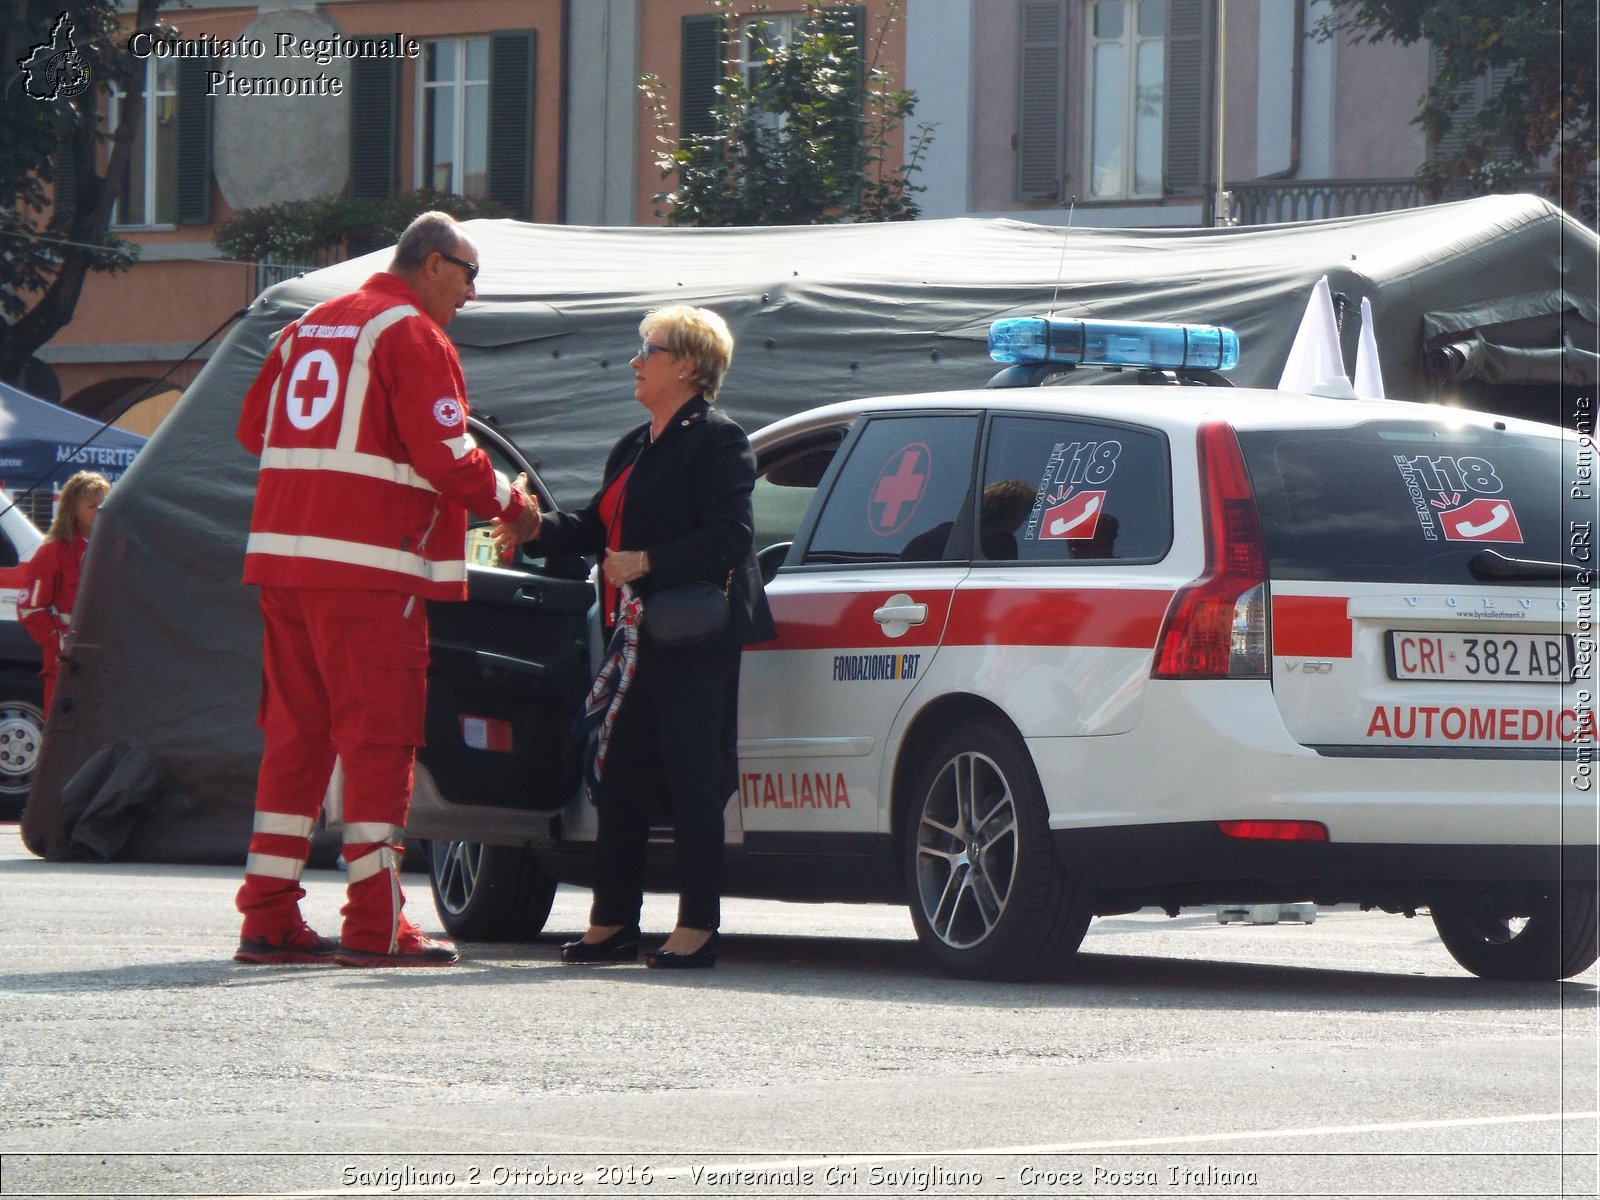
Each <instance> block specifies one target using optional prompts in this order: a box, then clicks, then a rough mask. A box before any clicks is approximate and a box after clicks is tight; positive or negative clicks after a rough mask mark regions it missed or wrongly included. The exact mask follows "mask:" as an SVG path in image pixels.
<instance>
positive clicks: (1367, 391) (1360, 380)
mask: <svg viewBox="0 0 1600 1200" xmlns="http://www.w3.org/2000/svg"><path fill="white" fill-rule="evenodd" d="M1355 385H1356V395H1358V396H1361V397H1363V398H1365V399H1367V400H1382V399H1384V398H1385V397H1384V393H1383V366H1382V365H1381V364H1380V363H1379V362H1378V331H1377V330H1376V329H1375V328H1373V325H1372V301H1371V300H1369V299H1367V297H1365V296H1363V297H1361V340H1360V341H1359V342H1357V343H1356V378H1355Z"/></svg>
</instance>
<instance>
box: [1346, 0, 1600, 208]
mask: <svg viewBox="0 0 1600 1200" xmlns="http://www.w3.org/2000/svg"><path fill="white" fill-rule="evenodd" d="M1327 3H1328V5H1329V7H1330V8H1331V9H1332V12H1331V13H1330V14H1329V15H1328V16H1326V17H1324V18H1323V20H1322V21H1321V22H1320V23H1319V24H1318V26H1317V29H1316V33H1317V35H1318V36H1320V37H1322V38H1329V37H1333V36H1335V35H1337V34H1346V35H1348V36H1350V37H1353V38H1354V39H1355V40H1357V41H1366V42H1378V41H1393V42H1398V43H1399V44H1401V45H1403V46H1409V45H1412V44H1414V43H1416V42H1418V41H1421V40H1424V39H1425V40H1426V41H1427V42H1428V44H1429V46H1431V47H1432V48H1433V50H1434V51H1435V52H1436V53H1437V55H1438V58H1437V74H1436V77H1435V79H1434V81H1433V83H1432V85H1431V86H1430V87H1429V88H1428V90H1427V92H1426V93H1425V94H1424V95H1423V97H1422V99H1421V103H1420V106H1419V109H1418V114H1417V117H1416V123H1417V124H1419V125H1421V126H1422V127H1423V129H1424V130H1425V131H1426V132H1427V134H1428V138H1429V141H1430V143H1431V144H1432V145H1434V146H1438V144H1439V141H1440V139H1441V138H1442V137H1444V135H1445V134H1447V133H1450V132H1452V131H1454V132H1456V133H1458V134H1461V135H1463V136H1462V138H1461V139H1459V140H1460V142H1461V148H1460V149H1459V150H1455V151H1453V152H1450V153H1435V154H1434V156H1433V157H1431V158H1430V160H1429V162H1428V163H1427V164H1426V165H1425V166H1424V167H1423V169H1422V171H1421V172H1420V174H1421V175H1422V176H1423V177H1424V179H1427V180H1429V181H1431V182H1433V183H1435V184H1439V185H1443V184H1445V183H1450V182H1455V181H1458V180H1459V181H1466V182H1468V183H1472V184H1475V185H1477V186H1478V187H1480V188H1482V189H1484V190H1497V189H1500V188H1504V187H1506V186H1512V185H1513V184H1514V181H1515V180H1516V179H1517V177H1519V176H1525V175H1528V174H1530V173H1532V172H1534V171H1536V170H1538V169H1539V168H1540V166H1541V165H1542V164H1543V162H1544V161H1545V160H1546V159H1547V158H1548V159H1550V160H1551V161H1552V163H1553V165H1554V168H1555V172H1556V177H1557V180H1558V189H1559V197H1560V203H1561V207H1562V208H1564V209H1566V210H1567V211H1568V212H1570V213H1573V214H1574V215H1579V216H1583V217H1585V218H1586V219H1587V220H1589V221H1590V222H1591V223H1592V222H1593V221H1594V212H1593V204H1594V196H1593V190H1592V188H1593V184H1592V178H1591V167H1592V165H1593V164H1594V162H1595V157H1596V102H1595V83H1596V58H1595V46H1596V6H1595V3H1594V0H1525V2H1519V3H1509V2H1508V0H1327ZM1496 71H1498V72H1500V74H1502V75H1504V76H1505V81H1504V83H1503V84H1502V85H1501V86H1499V87H1498V88H1497V89H1496V90H1495V91H1494V92H1493V94H1491V95H1489V96H1488V97H1487V98H1486V99H1485V101H1484V103H1483V105H1482V107H1481V108H1479V109H1478V111H1477V112H1475V113H1470V114H1464V113H1462V112H1461V111H1460V109H1461V97H1462V94H1463V91H1464V89H1466V88H1468V87H1469V86H1470V85H1473V84H1475V83H1476V81H1478V80H1480V79H1482V78H1483V77H1484V76H1486V75H1488V74H1489V73H1490V72H1496ZM1585 206H1587V207H1588V209H1589V211H1587V212H1585V211H1584V208H1585Z"/></svg>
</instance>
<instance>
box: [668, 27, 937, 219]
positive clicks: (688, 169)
mask: <svg viewBox="0 0 1600 1200" xmlns="http://www.w3.org/2000/svg"><path fill="white" fill-rule="evenodd" d="M710 7H711V8H712V9H713V10H715V11H717V12H719V13H721V14H722V15H724V16H726V15H728V14H729V13H730V12H731V11H732V6H731V4H730V3H729V0H712V2H711V4H710ZM900 10H901V5H900V4H899V3H898V2H895V3H891V4H890V5H889V6H888V9H887V12H886V13H885V15H884V18H883V19H882V20H881V21H880V22H879V25H878V28H877V29H876V31H875V32H874V34H873V36H872V37H871V39H870V41H869V43H868V45H866V46H862V45H858V44H857V38H856V36H855V34H854V33H853V31H852V30H851V29H850V28H849V27H848V26H847V25H846V24H845V23H843V22H840V21H839V20H837V19H835V17H834V14H835V12H837V10H830V9H829V8H827V7H824V6H821V5H817V4H808V5H806V6H805V8H804V10H803V12H804V17H805V20H804V21H803V22H802V23H800V24H799V25H798V26H797V27H796V28H795V30H794V33H793V36H792V37H790V38H789V39H788V40H787V41H786V42H785V43H784V44H781V45H780V44H772V43H769V44H759V43H758V45H757V47H756V49H757V51H758V53H759V54H760V56H761V58H760V62H759V64H758V65H757V67H756V69H755V70H753V71H751V72H750V73H749V75H748V76H747V75H745V74H744V73H742V72H740V71H738V70H736V69H735V67H736V63H734V62H731V61H727V60H725V61H724V63H723V72H724V73H723V80H722V82H721V83H720V84H719V85H718V86H717V97H718V102H717V104H716V106H715V108H714V109H713V112H712V120H713V122H714V129H713V130H712V131H711V132H708V133H703V134H693V135H690V136H688V137H683V138H679V136H678V131H677V130H676V128H675V126H674V124H673V122H672V121H671V119H670V117H669V115H668V110H667V102H666V92H665V87H664V85H663V84H662V82H661V80H660V79H659V78H658V77H655V76H646V77H645V78H644V79H643V80H642V81H641V82H640V89H641V91H642V92H643V93H644V95H645V98H646V102H647V105H648V106H649V109H650V111H651V113H652V116H653V121H654V124H655V126H656V129H657V137H656V142H657V145H658V150H657V153H656V163H657V165H658V166H659V167H660V168H661V173H662V176H663V178H668V179H671V180H672V181H673V184H674V186H673V187H672V188H671V190H669V191H664V192H661V193H659V194H658V195H656V196H655V197H654V199H655V200H656V202H657V203H659V204H662V205H664V206H665V208H664V210H661V211H659V212H658V215H661V216H664V217H665V218H666V221H667V223H668V224H669V225H701V226H728V225H814V224H828V223H834V222H841V221H909V220H912V219H914V218H915V217H916V216H917V214H918V212H919V209H918V206H917V202H916V193H918V192H920V191H922V190H923V188H922V187H921V186H920V185H918V184H917V183H916V182H915V180H914V177H915V175H916V173H917V172H918V171H919V170H920V169H921V165H922V159H923V157H924V155H925V154H926V153H927V149H928V146H929V145H930V144H931V143H932V140H933V127H932V126H931V125H929V124H927V123H924V124H922V125H920V126H918V128H917V132H916V135H915V136H914V137H913V139H912V143H911V146H910V147H909V149H908V151H907V153H906V154H905V155H904V156H903V157H902V156H900V155H898V154H896V153H895V152H894V145H893V144H894V142H895V141H896V140H897V139H898V137H899V136H900V135H901V134H902V133H903V131H904V129H905V127H906V123H907V122H908V121H909V120H910V118H911V117H912V115H913V113H914V112H915V110H916V103H917V99H916V95H915V93H913V92H911V91H909V90H907V89H904V88H897V87H895V86H894V79H893V72H891V71H889V70H888V69H887V68H885V67H883V66H882V53H883V47H884V43H885V41H886V39H887V36H888V34H889V31H890V29H891V28H892V26H893V24H894V23H895V22H896V21H897V20H898V19H899V16H900Z"/></svg>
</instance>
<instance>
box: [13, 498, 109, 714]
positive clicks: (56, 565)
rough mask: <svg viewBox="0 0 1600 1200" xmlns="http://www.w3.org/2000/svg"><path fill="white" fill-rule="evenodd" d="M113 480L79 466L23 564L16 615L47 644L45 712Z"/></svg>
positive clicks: (44, 673)
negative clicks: (98, 516) (96, 522)
mask: <svg viewBox="0 0 1600 1200" xmlns="http://www.w3.org/2000/svg"><path fill="white" fill-rule="evenodd" d="M110 492H111V484H110V482H109V481H108V480H107V479H106V477H105V476H104V475H100V474H97V473H96V472H94V471H79V472H78V473H77V474H76V475H74V476H73V477H72V478H71V479H69V480H67V483H66V486H65V487H63V488H62V489H61V499H60V501H59V502H58V503H57V504H56V515H55V519H54V520H53V521H51V522H50V531H49V532H48V533H46V534H45V535H44V541H43V542H42V543H40V545H39V548H38V549H37V550H35V551H34V552H33V557H32V558H31V559H29V560H28V561H27V563H25V564H24V566H23V571H24V572H25V574H24V579H25V580H26V583H25V585H24V591H23V595H22V603H20V604H18V605H17V620H18V621H20V622H21V623H22V627H23V628H24V629H26V630H27V631H28V636H29V637H31V638H33V640H34V641H36V642H38V643H39V645H41V646H43V647H44V670H42V671H40V672H39V674H40V675H41V676H43V677H44V711H45V715H46V716H49V713H50V697H51V695H52V694H53V693H54V692H55V688H56V672H57V670H58V669H59V667H60V665H61V651H62V648H63V646H64V645H65V643H66V637H67V630H68V629H69V628H71V625H72V604H73V601H75V600H76V599H77V598H78V578H79V576H81V575H82V574H83V556H84V554H85V552H86V551H87V550H88V549H89V531H90V530H91V529H93V528H94V519H95V516H96V514H98V513H99V511H100V506H101V505H102V504H104V503H105V502H106V496H107V495H108V494H110Z"/></svg>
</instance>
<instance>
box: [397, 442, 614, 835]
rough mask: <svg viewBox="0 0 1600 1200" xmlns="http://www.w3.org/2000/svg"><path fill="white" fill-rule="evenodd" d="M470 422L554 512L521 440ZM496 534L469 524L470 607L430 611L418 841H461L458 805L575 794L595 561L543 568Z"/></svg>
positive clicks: (558, 562)
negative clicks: (501, 544)
mask: <svg viewBox="0 0 1600 1200" xmlns="http://www.w3.org/2000/svg"><path fill="white" fill-rule="evenodd" d="M469 425H470V427H471V429H472V434H473V436H474V437H475V438H476V439H477V441H478V444H479V445H480V446H481V447H482V448H483V449H484V450H485V451H486V452H487V453H488V454H489V456H490V457H491V458H492V459H494V461H495V466H496V468H497V469H499V470H501V471H504V472H506V474H507V476H508V477H509V478H515V477H516V476H517V475H518V474H519V473H526V474H527V476H528V479H529V487H528V490H529V492H530V494H533V495H535V496H537V497H538V499H539V502H540V504H541V505H542V506H544V507H545V508H547V509H549V508H553V507H555V505H554V501H553V500H552V498H551V496H550V493H549V491H548V490H547V489H546V488H545V486H544V484H543V483H542V482H541V481H540V479H539V476H538V473H537V472H536V471H534V469H533V467H532V466H531V464H529V462H528V461H527V459H526V458H525V457H524V456H523V455H522V454H521V452H520V451H519V450H518V449H517V448H516V446H515V445H514V444H512V443H511V442H510V441H508V440H507V439H506V438H505V437H504V435H502V434H501V433H499V432H498V431H497V430H496V429H494V427H493V426H492V425H489V424H488V423H486V422H484V421H482V420H480V419H479V418H478V417H475V416H474V417H471V418H469ZM489 535H490V525H489V522H487V521H475V522H474V523H473V524H472V526H470V527H469V529H468V532H467V547H468V557H469V561H468V564H467V601H466V603H464V604H462V603H455V602H450V603H437V604H435V603H430V604H429V606H428V622H429V631H430V642H431V650H432V657H431V661H430V663H429V667H428V724H427V736H428V742H427V745H426V746H424V747H423V748H422V750H421V752H420V753H419V755H418V758H419V761H420V762H421V764H422V765H423V766H424V767H425V768H426V769H427V772H428V774H429V775H430V776H431V778H432V782H433V785H434V788H433V790H434V791H435V792H436V793H437V796H436V797H433V796H430V797H428V798H427V801H424V802H419V803H416V804H414V805H413V808H412V814H411V820H410V823H409V826H408V831H409V832H410V834H411V835H412V836H416V837H424V838H426V837H437V836H448V837H451V838H459V837H461V836H463V834H462V823H461V821H460V820H459V819H455V818H454V817H453V816H452V815H451V814H449V813H448V807H449V806H450V805H453V804H460V805H469V804H470V805H472V806H473V807H474V808H475V809H477V808H479V807H480V806H490V807H492V808H497V809H505V810H508V813H507V815H508V816H512V815H513V814H518V815H524V814H530V813H554V812H556V811H557V810H559V809H561V808H563V807H565V806H566V804H567V803H568V802H569V801H570V800H571V799H572V798H573V796H574V795H575V794H576V792H577V787H578V778H579V770H578V759H577V753H576V749H575V743H573V741H572V739H571V737H570V735H569V733H568V728H569V726H570V724H571V722H572V719H573V717H574V716H575V715H576V714H577V713H578V711H579V707H580V705H581V704H582V701H583V697H584V695H585V694H586V692H587V690H588V686H589V682H590V680H591V678H592V676H593V664H592V660H591V652H590V637H591V634H590V628H591V614H590V609H591V608H592V607H593V605H594V603H595V593H594V587H593V585H592V584H590V582H589V567H588V564H587V562H585V560H583V559H582V558H578V557H570V558H565V559H563V558H551V559H549V560H537V561H536V560H533V559H530V558H528V557H527V556H526V555H525V554H524V553H523V552H522V550H521V548H519V549H518V551H517V553H516V555H515V557H514V558H513V559H512V560H511V561H509V562H503V563H502V562H500V561H499V560H498V557H497V555H496V553H495V548H494V545H493V543H492V541H490V536H489ZM418 799H419V801H422V800H423V798H422V796H420V795H419V797H418ZM435 800H436V801H437V802H438V803H437V805H436V804H435V803H431V801H435ZM441 806H442V809H441ZM441 816H444V818H445V819H446V820H447V822H448V823H447V825H445V826H443V827H441V826H440V825H439V820H440V818H441ZM516 824H517V822H513V823H512V824H511V825H510V826H508V828H514V827H515V825H516ZM489 833H490V831H487V830H486V831H485V834H486V835H488V834H489ZM525 837H526V834H524V836H523V837H522V838H517V837H513V838H511V839H508V840H511V841H521V840H525ZM484 840H485V841H494V840H498V839H496V838H495V837H493V836H485V838H484Z"/></svg>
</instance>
